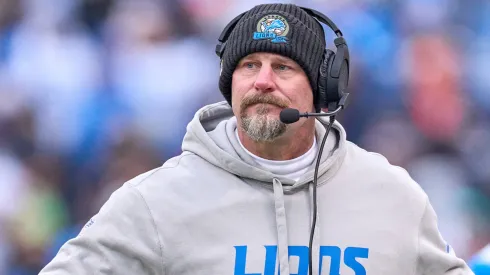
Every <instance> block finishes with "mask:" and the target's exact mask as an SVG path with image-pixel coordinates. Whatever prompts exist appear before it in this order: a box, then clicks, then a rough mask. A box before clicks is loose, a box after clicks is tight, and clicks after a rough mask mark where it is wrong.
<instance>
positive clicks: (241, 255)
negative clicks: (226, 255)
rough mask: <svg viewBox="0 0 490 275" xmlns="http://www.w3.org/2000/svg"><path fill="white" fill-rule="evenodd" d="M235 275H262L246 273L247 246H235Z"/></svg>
mask: <svg viewBox="0 0 490 275" xmlns="http://www.w3.org/2000/svg"><path fill="white" fill-rule="evenodd" d="M235 250H236V256H235V273H234V274H235V275H262V274H260V273H247V274H246V273H245V266H246V265H247V246H246V245H241V246H235Z"/></svg>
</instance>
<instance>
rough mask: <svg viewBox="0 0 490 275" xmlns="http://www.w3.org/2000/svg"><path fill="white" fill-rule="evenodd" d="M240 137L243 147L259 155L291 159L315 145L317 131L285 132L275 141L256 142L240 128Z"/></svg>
mask: <svg viewBox="0 0 490 275" xmlns="http://www.w3.org/2000/svg"><path fill="white" fill-rule="evenodd" d="M313 127H314V125H313ZM238 137H239V138H240V142H241V143H242V145H243V147H245V148H246V149H247V150H248V151H249V152H250V153H252V154H254V155H256V156H258V157H261V158H264V159H269V160H289V159H294V158H297V157H299V156H301V155H303V154H305V153H306V152H307V151H308V150H309V149H310V148H311V146H313V141H314V138H315V132H314V131H313V130H307V129H301V130H300V131H297V132H296V133H294V134H285V135H284V136H282V137H280V138H278V139H277V140H274V141H273V142H256V141H254V140H252V139H250V137H248V135H247V134H246V133H245V132H244V131H243V130H241V129H240V128H238Z"/></svg>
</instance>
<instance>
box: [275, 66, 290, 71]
mask: <svg viewBox="0 0 490 275" xmlns="http://www.w3.org/2000/svg"><path fill="white" fill-rule="evenodd" d="M277 68H278V69H279V70H280V71H286V70H287V69H289V67H288V66H286V65H279V66H277Z"/></svg>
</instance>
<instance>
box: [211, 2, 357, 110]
mask: <svg viewBox="0 0 490 275" xmlns="http://www.w3.org/2000/svg"><path fill="white" fill-rule="evenodd" d="M299 8H300V9H302V10H303V11H305V12H306V13H307V14H309V15H310V16H312V17H313V18H315V19H316V20H317V21H319V22H321V23H324V24H325V25H327V26H328V27H329V28H330V29H331V30H332V31H333V32H334V33H335V34H336V36H337V37H336V38H335V39H334V44H335V47H336V49H337V50H336V52H333V51H332V50H330V49H327V48H325V51H324V54H323V58H322V62H321V65H320V70H319V72H318V87H317V89H316V91H317V94H316V95H315V109H316V112H317V113H319V112H320V110H321V109H324V108H326V109H328V110H329V111H333V110H340V109H343V108H344V105H345V104H346V102H347V97H348V95H349V93H347V92H346V89H347V86H348V82H349V66H350V58H349V48H348V46H347V42H346V41H345V39H344V37H343V34H342V32H341V31H340V30H339V28H338V27H337V26H336V25H335V23H334V22H333V21H332V20H330V18H328V17H327V16H326V15H324V14H323V13H321V12H319V11H317V10H314V9H310V8H305V7H299ZM245 13H247V12H243V13H241V14H239V15H238V16H237V17H235V18H234V19H233V20H231V21H230V22H229V23H228V25H226V27H225V28H224V29H223V32H222V33H221V35H220V36H219V38H218V44H217V45H216V50H215V51H216V55H218V57H219V58H220V59H221V58H222V57H223V53H224V51H225V49H226V41H227V39H228V37H229V36H230V34H231V33H232V31H233V29H234V28H235V26H236V25H237V24H238V23H239V21H240V19H241V18H242V17H243V16H244V15H245Z"/></svg>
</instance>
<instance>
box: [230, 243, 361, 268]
mask: <svg viewBox="0 0 490 275" xmlns="http://www.w3.org/2000/svg"><path fill="white" fill-rule="evenodd" d="M264 247H265V263H264V275H275V274H276V264H277V246H275V245H266V246H264ZM235 251H236V256H235V273H234V275H262V274H261V273H245V270H246V266H247V246H246V245H243V246H235ZM308 251H309V250H308V247H307V246H289V247H288V254H289V258H291V257H298V271H297V273H291V275H308V264H309V261H308V260H309V255H308ZM368 256H369V249H368V248H362V247H347V248H346V249H345V251H344V264H345V266H348V267H349V268H351V269H352V270H353V271H354V272H355V275H366V269H365V268H364V266H363V265H362V263H360V262H359V261H358V259H359V258H361V259H367V258H368ZM324 257H330V268H329V270H330V272H329V275H340V264H341V257H342V250H341V249H340V247H338V246H320V257H319V271H320V274H321V273H322V268H323V267H324V266H323V258H324ZM326 267H327V266H325V268H326ZM290 272H294V271H293V270H290ZM277 274H278V275H280V267H279V268H278V269H277Z"/></svg>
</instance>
